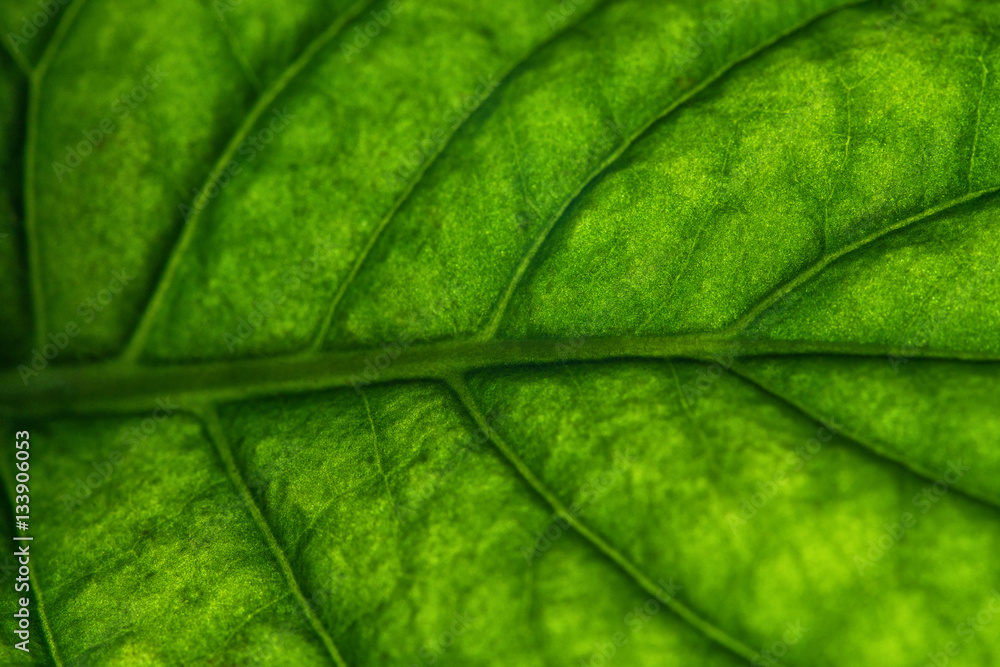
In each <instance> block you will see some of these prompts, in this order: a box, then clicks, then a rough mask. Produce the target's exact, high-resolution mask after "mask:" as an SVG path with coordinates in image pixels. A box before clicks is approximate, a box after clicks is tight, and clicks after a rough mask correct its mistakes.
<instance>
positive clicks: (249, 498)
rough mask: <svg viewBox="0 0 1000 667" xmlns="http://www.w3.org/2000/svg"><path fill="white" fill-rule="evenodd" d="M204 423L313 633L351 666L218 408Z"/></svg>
mask: <svg viewBox="0 0 1000 667" xmlns="http://www.w3.org/2000/svg"><path fill="white" fill-rule="evenodd" d="M198 413H199V415H200V417H201V419H202V422H203V423H204V425H205V428H206V430H207V431H208V436H209V438H210V439H211V440H212V442H213V443H214V444H215V447H216V449H217V450H218V452H219V456H220V458H221V459H222V463H223V465H224V466H225V468H226V472H227V473H228V475H229V479H230V480H231V481H232V483H233V486H234V487H235V489H236V492H237V493H238V494H239V496H240V499H241V500H242V501H243V503H244V505H245V506H246V508H247V511H248V512H249V514H250V515H251V517H253V520H254V523H256V524H257V528H258V529H259V530H260V532H261V534H262V535H263V537H264V540H265V541H266V542H267V545H268V547H269V548H270V551H271V553H272V554H273V556H274V559H275V560H276V561H277V562H278V567H279V568H280V569H281V572H282V574H284V575H285V581H286V582H287V583H288V587H289V588H290V589H291V592H292V595H294V596H295V599H296V601H297V602H298V603H299V606H300V607H301V609H302V613H303V614H304V615H305V617H306V618H307V619H308V621H309V624H310V625H311V626H312V629H313V631H314V632H315V633H316V635H317V636H318V637H319V639H320V641H321V642H323V646H324V647H326V650H327V652H328V653H329V654H330V657H331V658H332V659H333V662H334V663H335V664H336V665H337V666H338V667H347V663H346V662H345V661H344V658H343V657H342V656H341V655H340V651H339V650H337V646H336V644H334V643H333V638H332V637H330V634H329V633H328V632H327V631H326V628H325V627H323V623H322V621H320V619H319V617H318V616H316V612H315V611H313V608H312V606H310V604H309V603H308V602H307V601H306V598H305V596H304V595H303V594H302V589H301V588H300V587H299V583H298V580H297V579H296V578H295V571H294V570H292V565H291V563H289V561H288V558H287V556H285V551H284V549H282V547H281V544H280V543H279V542H278V539H277V538H276V537H275V536H274V533H273V532H272V531H271V526H270V525H269V524H268V523H267V519H266V518H265V517H264V514H263V513H262V512H261V511H260V508H259V507H257V503H256V501H255V500H254V498H253V495H252V494H251V493H250V489H248V488H247V485H246V482H245V481H244V480H243V476H242V475H241V474H240V470H239V467H238V466H237V465H236V459H235V458H233V452H232V449H231V448H230V446H229V439H228V438H227V437H226V433H225V431H224V430H223V428H222V424H221V423H220V422H219V416H218V413H217V411H216V409H215V407H214V406H205V407H203V408H201V409H200V410H199V411H198Z"/></svg>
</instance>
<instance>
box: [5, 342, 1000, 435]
mask: <svg viewBox="0 0 1000 667" xmlns="http://www.w3.org/2000/svg"><path fill="white" fill-rule="evenodd" d="M810 355H811V356H816V355H827V356H843V357H866V358H872V357H879V356H884V357H889V356H895V357H902V358H908V359H926V360H940V361H953V362H1000V351H997V352H985V351H976V350H947V349H941V348H933V347H929V346H927V347H915V346H908V345H904V346H900V345H883V344H859V343H843V342H831V341H782V340H756V339H749V338H739V337H730V336H725V335H721V334H692V335H681V336H668V337H655V338H640V337H634V336H622V337H604V338H587V337H583V336H577V337H574V338H558V339H545V340H528V341H522V340H491V341H445V342H437V343H424V344H418V345H411V346H408V347H406V346H404V347H403V348H402V350H401V351H400V352H399V354H398V357H397V358H396V359H391V358H390V357H389V356H388V355H387V354H386V353H384V352H383V349H382V348H380V347H379V348H368V349H361V350H348V351H339V352H326V353H322V354H315V355H313V354H307V355H303V354H294V355H285V356H278V357H269V358H259V359H240V360H234V361H227V362H219V361H207V362H195V363H187V364H173V363H171V364H169V365H166V364H165V365H132V364H127V363H122V362H120V361H110V362H101V363H93V364H82V365H78V366H64V367H58V366H53V367H51V368H47V369H45V370H43V371H41V372H40V373H39V375H38V377H36V378H32V379H31V380H30V381H29V385H28V386H27V387H25V385H24V382H22V380H21V377H20V374H19V372H18V371H17V370H16V369H11V370H8V371H6V372H4V373H2V374H0V405H5V406H8V407H9V408H11V409H12V410H13V411H14V412H16V413H17V414H19V415H23V416H43V415H59V414H101V413H114V414H122V413H125V414H128V413H136V412H143V411H147V410H150V409H152V408H153V407H155V405H156V403H155V401H156V400H157V399H163V398H167V397H169V398H170V399H171V400H173V401H180V402H182V403H190V404H200V403H204V402H219V401H234V400H245V399H249V398H257V397H263V396H273V395H277V394H284V393H303V392H311V391H319V390H325V389H335V388H341V387H352V386H357V387H361V388H363V387H366V386H371V385H379V384H384V383H387V382H396V381H400V380H419V379H429V380H443V379H445V378H447V377H449V376H452V375H454V374H456V373H469V372H472V371H476V370H483V369H488V368H495V367H507V366H530V365H542V364H557V363H569V362H599V361H613V360H623V359H689V360H694V361H703V362H715V361H716V360H717V359H720V358H722V359H725V358H728V357H740V358H752V357H763V356H768V357H782V356H810ZM386 362H388V363H386ZM886 363H888V360H887V362H886ZM379 364H382V365H383V368H381V369H378V365H379ZM366 369H367V370H368V372H369V376H368V378H366V377H365V375H364V374H365V371H366ZM375 371H377V373H376V374H374V375H373V373H374V372H375Z"/></svg>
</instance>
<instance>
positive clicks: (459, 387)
mask: <svg viewBox="0 0 1000 667" xmlns="http://www.w3.org/2000/svg"><path fill="white" fill-rule="evenodd" d="M447 382H448V384H449V385H450V386H451V388H452V390H453V391H454V392H455V394H456V395H457V396H458V398H459V400H460V401H461V402H462V405H463V406H464V407H465V409H466V410H467V411H468V413H469V415H470V416H471V417H472V418H473V419H474V420H475V422H476V425H477V426H479V428H480V429H482V430H483V432H484V433H486V434H487V435H488V436H489V438H490V440H492V441H493V444H494V445H495V446H496V448H497V449H498V450H500V452H501V453H502V454H503V455H504V457H506V458H507V460H508V461H509V462H510V464H511V465H512V466H514V468H515V469H516V470H517V472H518V473H519V474H520V475H521V477H522V478H523V479H524V481H525V482H527V484H528V486H530V487H531V489H532V490H533V491H535V492H536V493H537V494H538V495H539V496H541V497H542V499H543V500H545V502H546V503H547V504H548V505H549V506H550V507H552V509H553V510H555V512H556V514H558V515H559V516H560V517H561V518H562V519H563V520H564V521H566V523H568V524H569V525H571V526H572V527H573V529H574V530H576V532H577V533H579V534H580V535H581V536H582V537H583V538H584V539H585V540H587V541H588V542H589V543H590V544H591V546H593V547H594V548H596V549H597V550H598V551H599V552H601V553H602V554H603V555H604V556H605V557H607V558H608V559H610V560H611V562H612V563H614V564H615V565H616V566H617V567H618V568H619V569H620V570H622V571H623V572H624V573H625V574H626V575H628V577H629V578H631V579H632V580H633V581H634V582H635V583H636V584H638V585H639V587H640V588H642V589H643V591H645V592H646V593H648V594H649V595H652V596H653V597H655V598H656V599H657V600H659V601H660V602H661V603H662V604H664V605H665V606H666V607H668V608H669V609H670V610H671V611H673V612H674V613H675V614H677V615H678V616H679V617H680V618H681V619H683V620H684V621H685V622H686V623H688V624H689V625H691V626H692V627H694V628H695V629H696V630H698V631H699V632H701V633H702V634H703V635H705V636H706V637H708V638H709V639H710V640H712V641H714V642H716V643H718V644H719V645H720V646H722V647H724V648H726V649H728V650H729V651H731V652H732V653H734V654H735V655H737V656H738V657H741V658H743V659H744V660H753V658H754V656H755V655H756V651H754V650H753V649H751V648H750V647H749V646H747V645H746V644H744V643H743V642H741V641H739V640H738V639H736V638H734V637H732V636H730V635H729V634H727V633H726V632H725V631H724V630H722V629H721V628H719V627H716V626H715V625H712V624H711V623H710V622H708V621H707V620H705V619H704V618H702V617H701V616H700V615H699V614H697V613H696V612H695V611H694V610H693V609H691V608H690V607H688V606H687V605H685V604H682V603H681V602H678V601H677V600H676V599H675V598H673V597H670V596H664V595H662V594H661V592H660V588H659V587H658V586H657V585H656V584H655V583H653V581H652V580H651V579H650V578H649V577H648V576H647V575H646V574H645V573H644V572H643V571H642V570H641V569H639V567H638V566H637V565H635V564H634V563H633V562H632V561H630V560H629V559H627V558H626V557H625V556H624V555H623V554H622V553H621V552H619V551H618V550H617V549H615V547H613V546H612V545H611V544H610V543H609V542H608V541H607V540H605V539H604V538H603V537H601V536H600V535H598V534H597V533H596V532H594V531H593V530H592V529H591V528H590V527H589V526H588V525H587V524H585V523H584V522H583V521H581V520H580V519H579V518H577V515H576V514H574V513H573V512H571V511H570V510H569V508H568V507H566V505H565V504H564V503H563V502H562V500H560V499H559V497H558V496H557V495H556V494H555V493H554V492H553V491H552V490H551V489H549V488H548V486H546V485H545V483H544V482H542V480H541V479H539V478H538V477H537V476H536V475H535V473H534V472H532V470H531V469H530V468H529V467H528V466H527V465H526V464H525V463H524V461H522V460H521V458H520V457H519V456H518V455H517V453H516V452H515V451H514V449H513V448H512V447H511V446H510V445H508V444H507V442H506V441H505V440H504V439H503V438H501V437H500V434H499V433H497V432H496V430H494V429H493V427H492V426H491V425H490V423H489V421H488V420H487V419H486V417H485V416H484V415H483V413H482V411H481V410H480V409H479V406H478V404H477V403H476V400H475V398H474V397H473V396H472V392H470V391H469V388H468V385H466V383H465V380H464V379H462V377H461V376H460V375H457V374H456V375H452V376H449V377H448V378H447Z"/></svg>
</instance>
